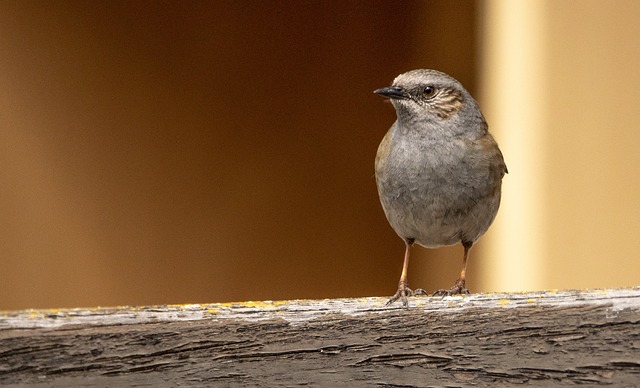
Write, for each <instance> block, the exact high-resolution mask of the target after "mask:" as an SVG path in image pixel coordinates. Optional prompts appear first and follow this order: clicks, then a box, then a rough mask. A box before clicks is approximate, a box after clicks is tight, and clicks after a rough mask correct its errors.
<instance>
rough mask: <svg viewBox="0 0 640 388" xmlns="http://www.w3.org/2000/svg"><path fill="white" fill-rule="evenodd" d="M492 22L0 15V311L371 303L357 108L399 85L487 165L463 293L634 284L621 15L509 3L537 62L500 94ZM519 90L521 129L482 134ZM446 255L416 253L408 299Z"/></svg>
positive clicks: (219, 9) (379, 274)
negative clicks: (476, 112)
mask: <svg viewBox="0 0 640 388" xmlns="http://www.w3.org/2000/svg"><path fill="white" fill-rule="evenodd" d="M509 3H510V2H480V3H474V2H449V1H436V2H407V3H402V5H401V6H399V5H398V4H397V3H387V2H374V3H371V2H361V3H355V2H349V3H345V2H335V3H325V4H312V3H307V2H274V3H271V2H268V3H249V4H247V3H238V2H215V4H213V3H212V4H207V3H188V2H186V3H185V2H181V3H179V4H178V3H175V4H171V3H158V2H136V3H124V2H123V3H118V2H107V3H103V4H100V3H84V2H63V3H58V4H54V3H38V4H36V3H19V2H16V3H3V4H2V5H1V6H0V52H1V55H0V185H1V186H2V190H0V215H1V216H0V279H1V281H0V309H14V308H27V307H64V306H95V305H117V304H155V303H186V302H213V301H231V300H247V299H280V298H320V297H339V296H359V295H389V294H391V293H392V292H393V291H394V288H395V285H396V282H397V277H398V276H399V272H400V266H401V261H402V243H401V241H400V240H399V239H398V238H397V236H395V234H394V233H393V231H392V230H391V228H390V227H389V226H388V225H387V223H386V220H385V219H384V215H383V213H382V211H381V209H380V206H379V204H378V199H377V193H376V191H375V184H374V180H373V157H374V155H375V150H376V147H377V144H378V143H379V141H380V139H381V138H382V136H383V135H384V132H385V131H386V129H387V128H388V126H389V125H390V124H391V122H392V121H393V118H394V114H393V111H392V109H391V107H390V106H389V105H387V104H384V103H383V102H382V101H381V99H380V98H379V97H377V96H374V95H373V94H372V93H371V92H372V90H373V89H375V88H378V87H381V86H385V85H387V84H388V83H389V82H390V81H391V80H392V79H393V77H395V75H397V74H398V73H400V72H403V71H406V70H409V69H412V68H418V67H431V68H437V69H440V70H443V71H445V72H448V73H450V74H452V75H454V76H455V77H456V78H458V79H459V80H460V81H462V82H463V83H464V84H465V85H466V86H467V87H468V89H469V90H470V91H471V92H472V94H474V95H476V96H477V97H478V98H479V99H480V102H481V105H482V106H483V110H484V112H485V115H486V116H487V118H488V119H489V123H490V126H491V127H492V128H493V130H494V132H495V133H496V137H497V139H498V141H499V142H500V144H501V146H502V148H503V151H504V153H505V157H506V160H507V163H508V165H509V170H510V174H509V175H508V176H507V177H506V178H505V196H504V198H505V199H504V201H505V202H504V207H503V209H502V211H501V213H500V214H499V215H498V219H497V221H496V222H497V224H496V225H495V227H494V228H492V229H491V231H490V232H489V234H488V235H487V238H486V239H484V240H482V241H481V242H480V243H479V244H478V248H476V249H474V251H473V252H472V259H471V260H472V261H471V264H470V281H469V285H470V287H471V288H472V290H474V291H482V290H501V289H522V288H525V289H529V288H563V287H601V286H615V285H632V284H637V283H638V282H637V274H638V273H640V271H639V268H638V265H639V264H637V263H638V261H637V260H635V256H634V255H635V253H634V248H635V247H637V243H636V239H635V232H637V231H638V229H639V228H638V217H637V216H638V215H640V214H638V213H639V211H638V210H639V209H640V201H639V200H638V199H637V198H636V197H637V196H636V192H637V191H638V186H639V185H638V183H639V181H638V178H637V177H636V175H637V174H636V172H635V170H636V166H637V165H638V163H637V162H638V156H637V152H635V151H634V150H633V145H634V143H636V142H637V141H638V136H639V135H638V131H637V126H638V123H639V122H640V120H638V119H639V117H638V112H637V111H638V110H637V109H636V107H637V101H638V100H639V99H638V97H639V96H638V94H639V93H640V92H639V90H640V88H639V87H638V86H640V82H639V81H640V80H639V78H638V75H637V71H635V69H637V68H638V64H639V63H640V60H639V56H638V53H639V52H638V47H637V43H636V42H637V41H638V40H637V37H638V36H639V34H638V32H639V31H638V28H637V27H636V24H634V23H633V22H632V21H633V20H634V19H635V20H637V18H638V17H639V16H640V10H638V7H637V6H636V5H635V3H633V2H611V3H604V2H602V3H600V2H587V3H574V2H531V3H527V2H522V3H526V4H529V5H531V4H542V5H539V6H537V7H538V8H536V9H534V11H535V12H534V13H531V12H528V11H530V9H525V12H522V10H521V11H520V12H521V13H520V14H519V15H521V17H522V18H525V17H526V16H527V15H533V16H534V17H537V18H538V19H534V20H537V21H539V22H540V23H529V24H526V23H524V24H523V22H522V21H523V20H524V19H517V18H515V20H518V21H520V22H521V23H519V27H518V26H516V27H513V26H512V28H522V29H524V30H525V31H524V32H522V31H521V32H522V33H523V34H525V36H528V38H527V40H526V42H529V43H528V44H531V45H532V46H531V47H534V48H535V50H538V51H533V53H539V54H540V55H539V56H536V55H534V54H532V53H529V57H525V59H526V58H538V59H540V61H528V62H527V61H524V63H530V64H531V65H532V66H533V67H534V70H535V71H536V72H537V73H535V72H534V73H530V74H529V73H527V72H526V71H524V70H525V69H519V71H520V73H517V72H516V74H515V75H513V74H511V73H510V72H509V71H507V70H509V69H512V68H513V66H512V65H511V64H512V62H509V61H510V59H509V58H512V59H513V58H516V59H517V58H520V57H518V55H519V53H521V51H520V50H498V49H499V48H500V47H502V44H505V45H507V46H506V47H509V46H508V44H509V43H504V42H503V43H501V41H500V38H499V37H500V36H503V37H504V36H505V35H504V34H505V33H506V34H507V35H508V36H510V35H511V34H512V33H513V31H512V30H508V29H507V30H506V32H503V33H500V34H495V31H494V33H492V32H491V31H492V30H491V28H490V26H500V25H502V24H500V21H504V20H507V19H509V18H513V13H512V12H513V11H510V12H506V11H505V9H506V10H508V9H507V8H505V7H508V4H509ZM533 7H536V6H535V5H534V6H533ZM501 12H502V13H501ZM500 15H502V16H500ZM509 15H511V16H509ZM496 17H497V18H498V19H495V18H496ZM489 21H491V23H489ZM494 22H495V23H494ZM527 26H529V27H527ZM538 27H539V28H538ZM527 28H528V29H527ZM526 34H529V35H526ZM531 34H533V35H531ZM527 47H528V46H525V47H523V48H521V49H525V48H527ZM494 50H497V52H494ZM512 59H511V60H512ZM515 63H516V64H518V63H523V60H522V58H520V62H515ZM496 64H497V65H496ZM603 72H604V74H603ZM496 74H497V75H496ZM523 74H524V75H523ZM518 75H519V76H520V77H527V78H526V79H524V80H523V79H522V78H521V82H523V85H526V87H520V88H515V89H516V92H517V90H518V89H519V90H520V93H521V94H520V96H528V97H527V98H529V99H530V100H529V101H531V99H532V98H534V97H535V101H537V102H536V103H535V104H536V105H533V106H534V107H536V109H538V110H537V111H535V112H543V113H542V116H541V118H540V119H539V120H540V122H539V126H538V127H539V128H536V127H531V123H530V122H529V123H528V126H518V125H517V120H518V119H520V120H522V117H525V118H526V117H531V115H532V113H531V112H530V111H529V112H527V111H526V109H525V110H524V111H519V112H523V113H522V114H519V115H517V117H515V118H511V119H504V116H505V115H507V113H504V112H509V111H510V110H511V109H512V108H510V107H509V108H507V107H505V105H506V104H504V103H502V102H501V101H503V100H501V98H504V96H505V95H506V96H511V98H510V99H509V98H507V101H509V100H513V98H514V97H513V96H516V97H517V96H518V94H515V95H512V94H508V93H507V92H508V91H509V90H510V89H508V88H507V89H505V85H507V86H508V85H511V86H512V87H514V85H520V84H519V83H513V82H512V83H509V82H507V83H506V84H505V80H506V81H509V80H510V79H511V78H508V77H517V76H518ZM503 76H504V78H502V77H503ZM516 80H517V78H516ZM536 80H540V81H539V82H536ZM479 86H482V88H480V87H479ZM527 91H531V93H527ZM509 93H513V90H512V91H510V92H509ZM540 100H542V102H540ZM524 106H525V107H526V106H529V105H527V104H525V105H524ZM520 107H521V108H522V104H521V105H520ZM535 112H534V113H535ZM611 116H613V117H615V121H613V122H611V123H610V122H609V121H608V120H609V119H610V118H611ZM504 120H515V121H504ZM504 123H507V126H505V124H504ZM511 123H515V124H513V126H509V124H511ZM527 128H529V129H528V130H529V131H539V136H538V135H536V133H537V132H529V134H532V133H533V137H530V136H529V137H528V136H524V137H523V133H522V132H518V131H522V130H524V129H527ZM604 133H609V134H612V136H607V137H605V138H603V137H602V136H601V135H602V134H604ZM576 135H578V136H579V139H578V140H575V137H576ZM529 141H537V142H539V143H538V144H537V145H536V146H535V147H533V150H532V149H528V151H527V152H524V151H525V150H527V148H526V146H527V144H529V145H531V143H528V142H529ZM523 147H524V148H523ZM522 155H531V157H530V158H523V157H522ZM592 165H595V166H596V167H595V168H592V169H587V168H585V166H592ZM590 171H592V172H590ZM523 188H531V190H529V191H526V190H522V189H523ZM527 215H529V216H527ZM518 233H519V234H518ZM525 233H526V236H527V237H526V239H525V240H524V241H525V242H526V244H525V245H524V246H525V247H534V248H535V249H527V250H525V251H517V250H516V249H517V247H518V243H517V242H518V241H519V239H520V238H523V239H524V236H525ZM514 241H515V242H514ZM514 250H515V251H514ZM460 254H461V248H460V247H459V246H458V247H452V248H446V249H441V250H438V251H435V252H434V251H427V250H424V249H420V250H418V251H417V254H416V257H417V258H416V259H415V260H413V261H412V263H411V268H410V280H411V282H412V284H414V285H418V286H422V287H425V288H426V289H428V290H434V289H437V288H442V287H446V286H449V285H450V284H451V282H452V281H453V280H454V279H455V277H456V276H457V272H458V270H459V264H460V263H459V261H460V258H459V255H460ZM576 263H581V267H579V268H580V269H577V267H575V265H576ZM572 266H573V267H572ZM529 275H533V279H534V280H524V279H528V278H529V277H530V276H529ZM513 279H515V280H516V283H515V284H514V283H510V281H511V280H513Z"/></svg>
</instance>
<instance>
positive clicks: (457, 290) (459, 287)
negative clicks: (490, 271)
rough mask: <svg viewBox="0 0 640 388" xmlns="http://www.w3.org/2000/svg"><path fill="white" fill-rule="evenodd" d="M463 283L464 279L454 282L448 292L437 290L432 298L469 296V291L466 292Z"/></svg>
mask: <svg viewBox="0 0 640 388" xmlns="http://www.w3.org/2000/svg"><path fill="white" fill-rule="evenodd" d="M464 283H465V281H464V279H458V280H456V282H455V284H454V285H453V287H451V288H450V289H448V290H438V291H436V292H434V293H433V296H442V297H443V298H444V297H445V296H451V295H469V294H471V292H470V291H469V290H467V288H466V287H465V284H464Z"/></svg>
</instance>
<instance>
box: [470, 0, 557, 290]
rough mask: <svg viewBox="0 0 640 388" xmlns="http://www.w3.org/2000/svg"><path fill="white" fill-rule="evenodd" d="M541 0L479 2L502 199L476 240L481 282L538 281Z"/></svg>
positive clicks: (484, 85)
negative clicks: (503, 170) (501, 164)
mask: <svg viewBox="0 0 640 388" xmlns="http://www.w3.org/2000/svg"><path fill="white" fill-rule="evenodd" d="M545 8H546V3H545V2H539V1H518V2H512V1H509V0H486V1H483V2H481V3H480V7H479V10H478V17H479V19H480V20H479V22H478V26H479V29H480V31H479V34H478V36H479V39H480V42H479V47H480V50H479V52H480V61H479V63H480V67H479V71H478V72H479V79H480V94H479V95H478V97H479V103H480V105H481V107H482V109H483V112H484V114H485V116H486V118H487V121H488V123H489V128H490V130H491V132H492V133H493V135H494V136H495V138H496V140H497V141H498V144H499V145H500V148H501V149H502V152H503V154H504V157H505V161H506V163H507V167H508V169H509V174H508V175H506V176H505V178H504V180H503V191H502V204H501V209H500V211H499V213H498V216H497V218H496V221H495V222H494V224H493V226H492V227H491V228H490V229H489V232H488V233H487V235H486V237H485V238H484V239H483V240H482V244H481V246H480V247H481V249H482V250H483V253H484V254H483V263H482V265H478V268H479V270H480V271H482V276H481V284H480V288H481V289H482V290H484V291H493V290H502V291H522V290H533V289H539V288H541V287H543V285H544V278H543V274H544V270H545V268H544V267H545V262H544V255H545V247H544V235H543V234H544V233H543V227H544V225H543V222H544V213H543V210H544V206H543V205H544V204H543V201H544V195H543V189H544V182H543V179H544V177H543V175H542V171H543V168H541V163H542V164H543V163H544V160H541V159H543V157H544V153H543V151H542V150H543V149H544V136H545V131H546V126H545V120H546V107H545V105H544V93H545V90H546V88H545V87H544V85H545V84H546V74H545V54H546V53H545V46H544V42H545V33H546V29H545Z"/></svg>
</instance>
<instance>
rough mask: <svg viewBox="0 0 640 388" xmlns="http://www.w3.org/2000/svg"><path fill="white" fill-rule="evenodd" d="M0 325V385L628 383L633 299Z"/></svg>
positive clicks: (300, 304)
mask: <svg viewBox="0 0 640 388" xmlns="http://www.w3.org/2000/svg"><path fill="white" fill-rule="evenodd" d="M385 301H386V300H385V299H382V298H360V299H331V300H295V301H278V302H274V301H263V302H242V303H213V304H196V305H169V306H151V307H118V308H93V309H61V310H24V311H5V312H0V384H9V385H12V384H15V385H18V384H20V385H22V384H28V385H32V386H33V385H41V384H42V385H45V384H46V385H53V386H65V387H67V386H136V385H145V386H156V385H161V386H176V385H191V386H194V385H195V386H211V385H216V384H218V385H222V386H240V385H246V386H264V387H274V386H300V385H302V386H304V385H309V386H328V387H332V386H403V387H413V386H416V387H417V386H421V387H424V386H431V385H447V384H451V385H454V386H466V385H480V386H482V385H493V384H534V385H536V386H562V385H574V384H590V385H598V384H602V385H613V386H634V385H636V384H638V382H640V288H628V289H607V290H588V291H544V292H532V293H500V294H475V295H470V296H456V297H445V298H439V297H438V298H428V297H425V298H421V297H415V298H411V300H410V307H409V308H402V307H400V305H399V304H396V305H393V306H390V307H388V306H385V304H384V302H385Z"/></svg>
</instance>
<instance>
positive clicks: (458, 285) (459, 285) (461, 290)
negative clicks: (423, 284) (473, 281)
mask: <svg viewBox="0 0 640 388" xmlns="http://www.w3.org/2000/svg"><path fill="white" fill-rule="evenodd" d="M472 245H473V243H472V242H464V241H463V242H462V246H463V247H464V256H463V257H462V271H460V277H459V278H458V280H456V282H455V283H454V284H453V287H451V288H450V289H448V290H438V291H436V292H434V293H433V296H449V295H456V294H470V292H469V290H467V288H466V287H465V276H466V273H467V260H468V259H469V250H470V249H471V246H472Z"/></svg>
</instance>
